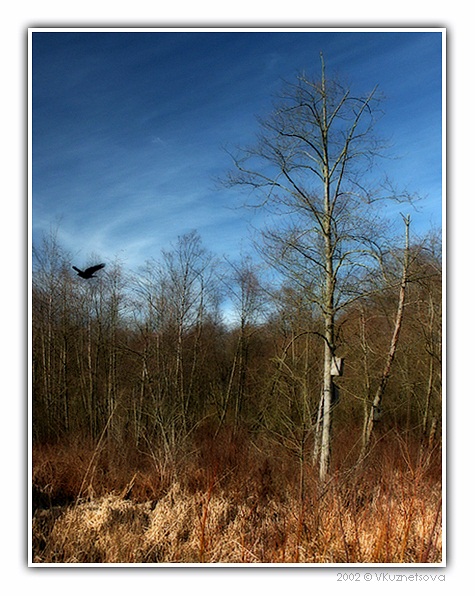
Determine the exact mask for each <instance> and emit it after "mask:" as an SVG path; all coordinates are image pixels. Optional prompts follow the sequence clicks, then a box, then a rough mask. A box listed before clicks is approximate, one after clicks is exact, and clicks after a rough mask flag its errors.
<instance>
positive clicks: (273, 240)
mask: <svg viewBox="0 0 475 596" xmlns="http://www.w3.org/2000/svg"><path fill="white" fill-rule="evenodd" d="M281 101H282V105H284V106H285V107H286V109H284V108H282V106H281V107H280V108H276V112H275V113H274V114H273V115H272V116H271V117H269V119H268V120H267V121H265V122H264V123H263V125H262V130H261V136H260V137H259V140H258V142H257V144H256V146H255V147H253V148H252V149H247V150H246V151H245V152H244V153H241V154H239V155H234V156H233V160H234V166H235V167H234V170H233V173H232V174H231V175H230V176H229V177H228V178H227V180H226V184H228V185H232V186H247V187H249V186H250V187H252V189H253V191H256V192H257V193H258V196H261V197H262V205H263V206H264V207H265V208H270V209H272V210H273V213H274V215H278V216H279V218H280V219H279V221H280V222H281V225H280V226H279V227H276V228H272V229H271V228H269V229H266V230H264V231H263V234H262V244H261V252H262V255H263V260H262V263H261V262H260V261H258V260H257V259H254V260H253V259H251V258H250V257H242V259H241V260H240V261H231V260H226V259H221V258H219V256H218V255H215V254H213V253H212V251H211V250H210V248H209V247H206V246H204V244H203V242H202V240H201V238H200V236H199V234H198V233H197V232H191V233H189V234H185V235H183V236H180V237H179V238H177V240H176V242H175V243H174V244H173V245H172V246H170V247H169V249H167V250H164V251H163V253H162V254H161V255H157V256H156V257H155V258H152V259H151V260H150V261H149V262H147V263H145V264H144V265H143V267H141V268H139V269H138V270H137V271H133V272H130V271H126V270H125V269H124V267H123V266H121V264H120V263H118V262H117V263H107V266H106V268H105V269H103V270H102V271H100V272H98V273H97V277H96V278H94V279H89V280H85V279H81V278H79V277H78V276H76V275H75V273H74V272H73V271H72V268H71V266H72V264H73V261H72V258H71V255H69V254H67V252H66V251H65V250H64V249H63V247H62V246H61V245H60V244H59V242H58V241H57V237H56V235H55V234H54V233H52V234H51V235H50V236H48V237H46V238H45V239H44V241H43V243H42V244H41V245H38V246H35V247H34V259H33V275H32V311H31V312H32V341H31V350H32V364H33V370H32V405H31V422H32V424H31V439H32V441H31V442H32V476H33V477H32V499H31V501H32V514H33V520H32V561H33V562H35V563H346V562H351V563H368V562H375V563H385V562H386V563H415V564H417V563H427V562H428V563H436V562H440V561H441V560H442V556H443V552H442V551H443V548H442V546H443V536H442V530H441V528H442V512H443V506H442V492H443V491H442V439H443V432H442V431H443V424H442V422H443V421H442V410H443V408H442V376H441V375H442V372H441V371H442V346H443V338H442V246H441V234H440V231H437V230H436V231H434V232H432V233H430V234H427V235H426V236H424V237H423V238H420V237H415V235H413V234H412V233H411V227H410V219H409V218H408V217H401V216H400V215H399V210H400V209H399V208H398V210H397V211H396V212H397V213H398V214H397V216H396V217H395V219H394V220H393V222H392V223H393V228H394V233H392V234H390V232H389V229H388V227H387V226H385V225H382V224H381V223H380V220H379V219H378V218H377V217H374V216H372V215H370V213H373V212H374V209H375V203H377V202H376V201H375V200H373V199H374V198H375V196H376V195H375V194H371V193H377V192H378V193H381V190H378V191H376V190H375V187H374V186H371V190H370V189H369V187H366V188H367V190H365V192H364V193H363V191H362V189H363V183H362V181H361V178H360V175H361V172H362V171H363V169H364V171H366V170H367V163H368V162H369V161H371V160H372V159H373V157H374V156H375V155H376V154H377V152H378V150H379V149H378V147H377V146H376V145H375V144H374V142H373V141H371V143H370V142H369V139H370V138H371V139H372V138H373V137H370V136H369V133H370V132H372V124H373V123H372V118H373V115H374V113H375V109H374V108H372V109H371V110H370V109H369V106H370V105H371V106H373V102H374V101H375V97H374V94H373V93H371V94H369V95H368V96H366V97H364V98H362V99H361V98H359V99H358V101H355V99H354V98H353V97H352V96H350V95H349V94H348V93H346V91H345V90H344V89H342V88H340V87H339V86H338V85H331V84H330V82H328V81H326V80H325V72H324V64H323V61H322V73H321V77H320V78H319V83H318V84H316V83H312V82H310V81H308V80H306V79H304V78H302V79H299V80H298V82H297V83H296V84H295V86H287V87H285V88H284V90H283V93H282V97H281ZM289 105H290V106H292V109H289ZM360 158H362V159H364V161H365V164H366V165H365V167H364V168H363V167H362V166H361V165H358V164H360V161H359V160H360ZM263 163H264V164H266V167H262V164H263ZM274 170H278V172H279V176H275V175H274V174H272V171H274ZM271 175H272V176H273V177H272V185H270V183H269V181H270V180H271ZM355 189H358V192H355ZM386 190H387V189H386ZM259 193H261V194H260V195H259ZM379 196H380V195H378V197H379ZM389 198H390V199H391V200H392V199H394V196H392V195H391V197H389ZM399 199H401V198H400V197H399V198H398V200H399ZM401 200H402V199H401ZM403 208H404V207H403ZM371 209H372V210H373V211H371V212H370V210H371ZM378 213H379V212H378V207H376V214H378ZM282 222H285V225H284V224H282ZM76 264H78V265H79V266H81V263H76ZM90 264H94V262H93V261H92V260H91V263H90ZM264 264H265V266H264ZM229 313H232V317H230V314H229Z"/></svg>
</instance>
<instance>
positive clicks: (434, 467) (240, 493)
mask: <svg viewBox="0 0 475 596" xmlns="http://www.w3.org/2000/svg"><path fill="white" fill-rule="evenodd" d="M210 430H211V429H208V432H205V431H203V432H202V433H201V436H200V439H199V444H196V445H195V449H194V450H193V451H194V455H192V456H188V458H187V459H186V460H185V461H182V462H181V463H180V462H177V463H176V465H175V466H174V467H170V468H163V467H160V466H158V465H157V462H156V461H154V458H153V456H152V455H151V454H149V455H147V454H143V453H142V454H140V453H136V454H135V458H131V454H130V453H129V454H128V455H127V457H124V456H123V454H122V455H120V453H119V452H117V451H115V452H114V449H110V448H109V449H104V450H102V451H101V452H100V453H98V452H97V449H94V448H93V446H90V447H89V449H88V448H87V447H86V446H85V445H79V444H69V445H68V446H67V447H65V446H62V447H59V446H57V445H56V446H49V447H41V448H37V449H35V450H34V479H33V480H34V486H35V487H36V488H35V491H34V495H33V497H34V499H33V500H34V503H33V504H34V506H35V505H37V506H38V508H37V509H36V510H35V513H34V517H33V545H32V546H33V562H34V563H345V562H351V563H368V562H372V563H373V562H374V563H386V562H391V563H427V562H429V563H434V562H440V561H441V557H442V532H441V526H442V506H441V504H442V501H441V481H440V470H441V468H440V466H441V462H440V449H438V448H434V449H433V450H432V451H431V452H429V451H427V450H425V451H421V450H420V449H419V447H418V445H417V443H416V442H414V441H412V442H411V441H410V440H409V441H408V440H407V438H404V439H403V438H402V437H401V436H399V435H397V434H396V433H388V434H386V435H384V436H382V437H381V439H380V441H379V445H378V450H377V451H375V450H373V451H372V452H371V453H370V454H369V456H368V460H367V462H366V463H365V466H364V467H363V468H361V467H358V466H353V465H351V464H349V461H350V460H351V458H352V456H351V455H349V452H351V449H349V447H350V444H349V443H348V439H349V437H350V434H349V433H347V434H346V436H343V435H342V436H340V437H339V438H340V441H339V445H340V449H339V455H340V456H343V452H344V447H343V446H344V445H345V444H346V449H347V453H346V458H345V459H346V464H345V463H344V462H343V461H342V462H341V465H340V466H339V468H338V469H337V470H336V471H335V473H334V474H333V475H332V477H331V478H330V479H329V480H328V482H326V483H325V484H322V483H321V482H320V481H319V480H318V473H317V471H316V469H315V468H314V467H313V466H312V465H311V464H305V467H304V482H303V490H300V488H301V485H300V483H299V478H298V476H299V474H298V467H296V466H295V461H294V460H293V458H292V457H290V456H289V453H288V451H286V450H285V448H284V447H278V446H276V445H273V446H269V445H267V446H266V445H264V444H262V442H261V443H260V444H257V443H256V442H255V441H253V439H252V437H251V436H246V435H244V434H242V433H241V434H239V435H233V434H232V433H231V432H228V431H227V430H225V431H223V432H221V433H220V436H219V437H218V438H217V439H216V440H214V439H213V435H212V434H211V432H209V431H210ZM266 447H267V449H266ZM269 447H272V449H271V450H270V449H269ZM266 452H267V455H266ZM269 453H272V457H269ZM355 455H356V454H355ZM91 461H92V462H94V463H93V465H92V466H91V465H90V464H91ZM39 487H41V489H40V488H39Z"/></svg>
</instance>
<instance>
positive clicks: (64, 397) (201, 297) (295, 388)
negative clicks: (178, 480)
mask: <svg viewBox="0 0 475 596" xmlns="http://www.w3.org/2000/svg"><path fill="white" fill-rule="evenodd" d="M437 244H438V239H437V236H435V235H431V237H430V238H429V239H428V241H425V242H424V243H423V244H422V243H419V244H418V245H417V246H414V247H413V248H412V249H411V250H412V252H411V272H410V279H409V283H408V291H407V299H406V304H405V314H404V324H403V326H402V332H401V337H400V340H399V342H400V343H399V346H398V350H397V354H396V357H395V362H394V365H393V367H392V371H391V377H390V382H389V386H388V388H387V391H386V394H385V396H384V402H383V406H382V411H381V412H380V413H379V416H378V418H380V422H379V424H380V427H384V428H385V429H391V428H392V429H398V430H399V431H404V432H405V433H410V434H411V435H413V436H417V437H419V438H420V439H421V441H422V440H423V438H424V437H427V438H428V437H429V434H430V433H431V432H432V435H433V437H432V439H431V440H433V439H434V437H435V434H436V433H437V431H439V432H440V426H441V364H442V353H441V349H442V316H441V313H442V310H441V309H442V302H441V298H442V285H441V281H442V277H441V276H442V273H441V269H442V267H441V253H440V245H439V246H437ZM225 265H227V267H228V270H227V271H226V270H225V268H224V266H225ZM397 295H398V285H397V283H386V282H385V283H381V285H380V287H375V288H374V289H373V291H372V292H371V294H370V295H368V296H366V297H365V298H363V299H361V300H360V301H359V302H358V303H357V304H356V305H353V306H351V307H350V308H348V309H347V310H346V312H343V313H342V314H341V315H340V317H339V320H338V333H337V341H338V343H337V346H338V347H337V353H338V355H339V356H341V357H343V358H344V374H343V376H341V377H337V378H336V383H337V385H338V400H337V401H336V403H335V405H334V423H335V425H336V427H338V426H342V425H343V426H347V425H350V426H351V428H353V429H354V431H355V444H356V443H357V442H358V440H359V437H358V428H359V427H360V426H361V425H362V424H363V420H364V415H365V410H366V409H367V408H368V407H370V405H371V398H372V394H373V393H374V390H375V387H376V385H377V383H378V380H379V377H380V375H381V369H382V367H383V365H384V361H385V358H386V354H387V351H388V347H389V344H390V340H391V334H392V331H393V321H394V317H395V312H396V308H397ZM224 304H227V305H228V307H227V308H228V309H229V304H232V308H233V322H230V320H229V319H228V320H227V319H226V316H225V314H224V313H223V309H222V307H223V305H224ZM228 313H229V311H228ZM227 316H229V314H228V315H227ZM321 327H322V321H321V320H320V319H319V317H318V313H317V312H315V311H314V310H313V309H312V306H311V304H308V303H306V302H305V297H304V296H303V295H302V294H300V293H299V291H298V288H296V287H291V286H289V285H285V284H283V285H282V286H281V287H279V288H278V289H275V287H274V288H273V289H271V288H270V287H266V285H265V283H264V282H263V281H262V280H261V279H259V270H258V268H257V267H254V266H253V265H252V263H251V262H250V261H249V260H248V259H245V260H243V262H241V263H238V264H236V263H234V264H229V263H227V262H221V263H219V262H218V260H217V258H216V257H215V256H214V255H212V254H211V253H210V252H209V251H207V250H206V249H205V248H204V247H203V246H202V243H201V240H200V238H199V236H198V235H197V234H196V233H192V234H190V235H188V236H184V237H181V238H179V240H178V242H177V243H176V245H174V246H173V247H172V249H171V250H170V251H166V252H164V253H163V255H162V258H161V259H160V260H158V259H157V260H154V261H152V262H150V263H148V264H147V266H146V267H145V268H143V270H141V271H140V272H137V273H136V274H131V273H130V272H128V273H127V274H126V273H125V272H124V271H123V269H122V268H121V267H120V265H118V264H109V265H108V267H107V268H106V269H105V270H104V272H103V274H102V275H101V276H100V277H98V278H97V279H93V280H88V281H85V280H81V279H79V278H77V277H76V276H74V274H72V271H71V260H70V258H69V257H68V255H66V254H65V253H64V251H63V250H62V248H61V247H60V246H58V244H57V242H56V240H55V238H54V237H52V238H48V239H45V242H44V244H43V246H41V247H40V248H38V249H37V250H35V264H34V268H33V278H32V343H31V348H32V363H33V371H32V437H33V440H34V442H35V443H49V442H55V441H63V440H64V439H65V437H83V438H87V439H92V440H98V439H99V437H101V436H102V434H103V433H106V435H107V440H108V441H112V442H116V443H117V444H119V445H121V446H122V448H125V447H126V446H128V447H130V448H141V449H142V448H146V449H150V448H153V451H154V452H160V453H161V454H163V456H164V457H165V458H168V459H170V460H173V458H174V457H175V455H176V454H177V453H179V452H181V451H182V450H183V449H184V450H185V451H186V448H187V444H188V443H189V442H190V441H191V439H192V438H193V435H194V434H195V433H197V432H200V431H201V429H202V428H203V427H204V426H206V428H208V429H210V428H213V429H214V433H215V434H216V436H219V432H220V429H222V428H229V427H231V428H234V429H236V430H238V429H245V430H246V431H249V432H252V433H255V434H256V435H259V434H260V433H264V434H267V435H269V436H273V437H275V438H276V440H279V441H280V442H283V443H285V444H288V445H289V449H291V450H294V451H299V450H301V446H302V445H303V444H306V443H307V442H310V441H311V440H312V431H313V429H314V426H315V421H316V416H317V413H318V406H319V400H320V395H321V384H322V383H321V375H322V366H321V363H322V349H323V341H322V339H321V334H320V333H319V330H321ZM191 442H192V441H191ZM301 455H302V453H301Z"/></svg>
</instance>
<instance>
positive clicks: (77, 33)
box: [30, 29, 443, 269]
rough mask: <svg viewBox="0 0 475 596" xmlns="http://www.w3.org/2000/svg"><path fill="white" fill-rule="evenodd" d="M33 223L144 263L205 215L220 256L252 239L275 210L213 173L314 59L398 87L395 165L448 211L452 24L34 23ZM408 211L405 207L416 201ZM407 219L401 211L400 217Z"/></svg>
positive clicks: (77, 256)
mask: <svg viewBox="0 0 475 596" xmlns="http://www.w3.org/2000/svg"><path fill="white" fill-rule="evenodd" d="M30 51H31V66H30V77H31V79H30V80H31V87H30V88H31V99H30V132H31V148H30V151H31V153H30V155H31V186H30V188H31V191H30V200H31V210H30V212H31V230H32V241H33V244H34V245H37V244H39V243H40V242H41V239H42V237H43V236H44V235H46V236H48V235H49V233H50V232H51V231H55V232H57V236H58V240H59V243H60V245H61V246H62V247H63V248H64V249H65V250H66V251H68V253H70V254H71V257H72V260H73V261H74V264H76V265H78V266H81V265H82V266H87V265H89V264H91V259H92V257H93V256H94V257H97V258H99V259H100V260H101V261H104V262H106V263H107V262H111V261H116V260H118V261H119V262H121V263H122V264H123V266H125V267H127V268H131V269H136V268H138V267H140V266H142V265H144V264H145V263H146V261H147V260H148V259H151V258H159V257H160V255H161V251H162V250H164V249H165V250H168V249H170V247H171V245H172V243H174V242H176V240H177V238H178V236H180V235H184V234H187V233H189V232H190V231H192V230H196V231H197V232H198V233H199V234H200V236H201V238H202V240H203V244H204V246H205V247H206V248H207V249H209V250H210V251H212V252H213V253H215V254H216V255H218V256H226V257H228V258H231V259H237V258H239V255H240V254H241V253H243V252H248V251H249V250H250V247H251V240H250V238H251V236H252V234H253V232H252V230H253V229H255V228H256V227H257V228H258V227H259V225H260V223H261V221H262V220H261V217H262V215H261V214H259V213H254V212H250V211H249V210H246V209H243V208H241V206H242V205H243V203H244V202H245V200H246V194H245V193H243V190H242V189H241V190H237V189H225V188H222V187H219V186H217V185H216V178H217V177H219V176H223V175H225V173H226V171H228V170H229V169H230V168H231V166H232V164H231V161H230V158H229V156H228V154H227V153H226V151H225V150H224V149H223V148H225V147H228V148H233V147H235V146H236V145H249V144H252V143H253V142H254V140H255V138H256V133H257V132H258V124H257V118H258V117H265V116H266V115H267V114H269V113H270V110H271V107H272V101H273V96H274V94H275V93H277V92H278V91H279V89H280V88H281V85H282V81H283V80H288V81H293V80H295V77H296V75H297V74H298V73H299V72H301V71H305V72H306V73H307V74H313V73H315V74H317V75H318V73H319V70H320V58H319V56H320V52H323V54H324V56H325V63H326V74H327V77H331V76H332V75H338V76H340V77H343V78H344V79H345V80H347V81H348V82H349V83H350V85H351V88H352V89H353V90H355V92H357V93H365V92H368V91H370V90H371V89H372V88H373V87H374V86H375V85H378V89H379V91H380V92H382V93H383V94H384V96H385V101H384V104H383V109H384V112H385V115H384V117H383V119H382V120H381V121H380V123H379V125H378V134H380V135H381V136H383V137H385V138H387V139H388V140H389V141H390V143H391V154H392V155H394V156H397V158H398V159H395V160H393V159H392V160H388V162H386V163H385V164H384V169H385V171H386V172H387V173H388V175H389V176H390V177H391V178H392V179H394V181H395V182H396V184H397V185H398V186H399V187H404V188H408V189H409V190H410V191H411V192H414V193H417V194H418V195H419V196H421V197H423V199H422V200H421V201H420V203H419V205H418V211H417V212H414V213H413V215H412V221H413V229H414V230H415V232H416V233H420V234H423V233H425V232H426V231H428V230H429V229H431V228H434V227H439V226H442V223H443V202H442V196H443V132H442V131H443V126H442V124H443V85H442V81H443V37H442V33H441V32H440V30H426V31H423V30H412V31H409V30H405V31H397V30H372V31H364V30H357V31H355V30H351V31H350V30H339V31H336V30H326V31H324V30H305V29H301V30H298V31H296V30H286V29H280V30H258V29H255V30H252V31H250V30H247V31H245V30H213V31H211V30H199V29H195V30H192V31H191V30H143V29H142V30H127V31H126V30H113V29H108V30H89V31H86V30H80V29H77V30H47V29H45V30H40V29H35V30H32V32H31V45H30ZM406 211H407V210H406ZM401 233H403V232H402V225H401Z"/></svg>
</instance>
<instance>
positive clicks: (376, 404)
mask: <svg viewBox="0 0 475 596" xmlns="http://www.w3.org/2000/svg"><path fill="white" fill-rule="evenodd" d="M404 223H405V225H406V243H405V248H404V262H403V268H402V276H401V285H400V287H399V301H398V308H397V313H396V319H395V321H394V330H393V335H392V338H391V344H390V346H389V352H388V355H387V358H386V364H385V367H384V370H383V373H382V375H381V379H380V381H379V385H378V388H377V389H376V393H375V395H374V398H373V403H372V407H371V410H370V412H369V415H368V417H367V419H366V420H365V424H364V428H363V440H362V446H361V453H360V461H362V460H363V458H364V457H365V456H366V454H367V451H368V446H369V442H370V439H371V435H372V433H373V427H374V422H375V415H376V414H377V413H378V412H379V411H380V409H381V402H382V399H383V396H384V393H385V390H386V386H387V384H388V381H389V375H390V372H391V367H392V363H393V360H394V356H395V355H396V349H397V344H398V341H399V335H400V333H401V326H402V318H403V313H404V305H405V299H406V286H407V276H408V269H409V224H410V217H409V215H408V216H407V217H405V218H404Z"/></svg>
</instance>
